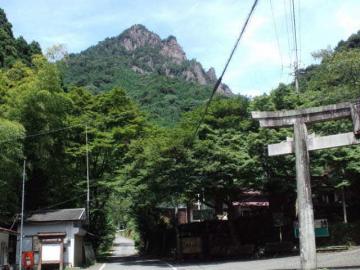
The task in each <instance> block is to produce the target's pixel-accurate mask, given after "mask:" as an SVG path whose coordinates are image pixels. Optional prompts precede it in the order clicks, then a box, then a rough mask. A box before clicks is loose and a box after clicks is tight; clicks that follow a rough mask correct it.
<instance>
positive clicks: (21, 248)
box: [19, 159, 26, 270]
mask: <svg viewBox="0 0 360 270" xmlns="http://www.w3.org/2000/svg"><path fill="white" fill-rule="evenodd" d="M25 168H26V159H24V167H23V179H22V195H21V225H20V248H19V270H22V264H21V263H22V262H21V260H22V250H23V230H24V204H25V178H26V171H25Z"/></svg>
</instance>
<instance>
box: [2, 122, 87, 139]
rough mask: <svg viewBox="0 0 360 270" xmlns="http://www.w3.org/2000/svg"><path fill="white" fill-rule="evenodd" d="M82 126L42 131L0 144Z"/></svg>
mask: <svg viewBox="0 0 360 270" xmlns="http://www.w3.org/2000/svg"><path fill="white" fill-rule="evenodd" d="M84 125H85V124H77V125H72V126H67V127H64V128H57V129H51V130H48V131H42V132H38V133H34V134H30V135H26V136H19V137H17V138H14V139H9V140H3V141H0V143H7V142H13V141H17V140H21V139H28V138H34V137H38V136H43V135H48V134H52V133H56V132H60V131H64V130H67V129H72V128H75V127H80V126H84Z"/></svg>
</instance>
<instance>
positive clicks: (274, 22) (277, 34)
mask: <svg viewBox="0 0 360 270" xmlns="http://www.w3.org/2000/svg"><path fill="white" fill-rule="evenodd" d="M269 3H270V9H271V17H272V20H273V27H274V32H275V38H276V43H277V47H278V50H279V56H280V61H281V72H283V71H284V63H283V56H282V53H281V47H280V39H279V33H278V29H277V26H276V21H275V15H274V9H273V5H272V1H271V0H269Z"/></svg>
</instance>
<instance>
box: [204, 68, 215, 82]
mask: <svg viewBox="0 0 360 270" xmlns="http://www.w3.org/2000/svg"><path fill="white" fill-rule="evenodd" d="M206 74H207V75H208V77H209V79H210V81H211V82H216V80H217V77H216V72H215V69H214V68H213V67H211V68H209V70H208V71H207V72H206Z"/></svg>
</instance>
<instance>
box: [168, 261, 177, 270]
mask: <svg viewBox="0 0 360 270" xmlns="http://www.w3.org/2000/svg"><path fill="white" fill-rule="evenodd" d="M165 263H166V264H167V265H168V266H169V267H170V268H171V269H172V270H177V268H176V267H175V266H173V265H171V264H170V263H168V262H165Z"/></svg>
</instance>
